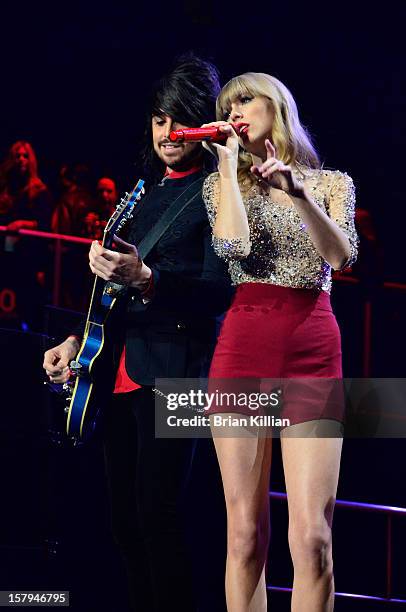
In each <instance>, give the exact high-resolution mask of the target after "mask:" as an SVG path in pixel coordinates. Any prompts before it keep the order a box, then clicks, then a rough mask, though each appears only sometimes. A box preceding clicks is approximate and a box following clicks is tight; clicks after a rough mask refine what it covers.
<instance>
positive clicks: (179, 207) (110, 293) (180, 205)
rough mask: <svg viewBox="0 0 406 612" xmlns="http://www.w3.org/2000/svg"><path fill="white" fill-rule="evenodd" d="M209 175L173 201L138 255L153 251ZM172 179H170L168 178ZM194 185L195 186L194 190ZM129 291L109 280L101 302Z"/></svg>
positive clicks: (141, 255)
mask: <svg viewBox="0 0 406 612" xmlns="http://www.w3.org/2000/svg"><path fill="white" fill-rule="evenodd" d="M206 176H207V175H205V176H202V177H200V178H198V179H197V180H196V181H194V182H193V183H191V185H189V186H188V187H186V189H184V190H183V191H182V193H181V194H180V195H179V196H178V197H177V198H176V200H174V201H173V202H172V204H171V205H170V206H169V208H167V209H166V211H165V212H164V214H163V215H162V217H161V218H160V219H159V221H158V223H156V224H155V225H154V227H152V228H151V229H150V230H149V232H148V233H147V234H146V235H145V236H144V238H143V239H142V240H141V242H140V243H139V245H138V246H137V251H138V255H139V256H140V258H141V259H145V258H146V257H147V255H148V254H149V253H150V252H151V251H152V249H153V248H154V246H155V245H156V243H157V242H158V240H159V239H160V238H161V237H162V236H163V234H164V233H165V232H166V230H167V229H168V228H169V227H170V226H171V225H172V223H174V221H175V219H176V218H177V217H178V216H179V215H180V213H181V212H182V211H183V210H185V208H186V207H187V206H188V205H189V204H190V203H191V202H192V201H193V200H195V199H196V198H197V196H198V195H200V192H201V187H202V184H203V181H204V179H205V178H206ZM168 180H170V179H168ZM192 187H193V188H194V189H193V190H192ZM126 291H127V288H126V287H124V286H123V285H119V284H117V283H113V282H110V281H109V282H107V283H106V285H105V287H104V291H103V295H102V298H101V303H102V304H103V306H106V307H110V305H111V303H112V301H113V300H114V298H115V297H116V296H117V295H118V294H123V293H125V292H126Z"/></svg>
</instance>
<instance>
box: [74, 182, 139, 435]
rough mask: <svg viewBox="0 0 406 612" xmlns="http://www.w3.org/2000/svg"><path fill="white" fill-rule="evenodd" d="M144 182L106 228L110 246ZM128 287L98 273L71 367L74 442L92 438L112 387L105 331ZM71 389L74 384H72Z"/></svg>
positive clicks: (130, 213)
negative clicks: (120, 296)
mask: <svg viewBox="0 0 406 612" xmlns="http://www.w3.org/2000/svg"><path fill="white" fill-rule="evenodd" d="M144 191H145V190H144V181H143V180H141V179H140V180H139V181H138V183H137V184H136V186H135V187H134V189H133V191H132V192H131V193H126V194H125V197H124V198H122V199H121V201H120V203H119V204H118V205H117V208H116V210H115V211H114V213H113V214H112V216H111V217H110V219H109V221H108V222H107V225H106V227H105V229H104V235H103V241H102V246H104V247H105V248H106V249H110V248H111V246H112V243H113V239H114V234H118V233H119V232H120V231H121V229H122V228H123V226H124V225H125V223H127V221H128V220H129V219H130V218H131V217H132V216H133V211H134V208H135V206H136V204H137V202H138V201H139V200H140V199H141V196H142V195H143V194H144ZM124 291H125V287H123V286H122V285H118V284H116V283H112V282H110V281H105V280H103V279H102V278H100V277H98V276H96V277H95V279H94V284H93V291H92V296H91V299H90V306H89V312H88V315H87V319H86V326H85V333H84V336H83V341H82V345H81V348H80V351H79V353H78V355H77V357H76V359H75V360H74V361H71V363H70V366H69V367H70V369H71V371H72V372H73V374H74V376H75V381H74V384H73V391H72V396H71V397H70V398H68V402H69V405H68V408H67V413H68V415H67V424H66V432H67V434H68V436H69V438H70V439H72V440H73V441H74V443H75V444H76V445H77V444H80V443H81V442H84V441H85V440H86V439H87V438H89V437H90V436H91V435H92V433H93V431H94V429H95V427H96V424H97V420H98V418H99V416H101V413H102V411H103V408H104V407H105V405H106V404H107V403H108V402H109V400H110V396H111V391H112V389H113V385H114V380H113V375H114V372H113V369H112V360H111V355H112V345H113V338H109V336H108V334H107V333H106V325H108V322H109V317H110V313H111V311H112V309H113V307H114V305H115V303H116V301H117V297H118V296H119V295H120V294H121V293H123V292H124ZM71 389H72V386H71Z"/></svg>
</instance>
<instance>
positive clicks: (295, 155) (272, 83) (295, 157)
mask: <svg viewBox="0 0 406 612" xmlns="http://www.w3.org/2000/svg"><path fill="white" fill-rule="evenodd" d="M241 96H250V97H251V96H252V97H255V96H263V97H264V98H267V99H268V100H269V102H270V105H271V108H272V110H273V124H272V130H271V132H272V133H271V134H270V139H271V141H272V143H273V145H274V147H275V148H276V150H277V156H278V159H280V160H281V161H283V163H284V164H292V165H296V166H298V165H302V166H305V167H308V168H320V166H321V164H320V159H319V156H318V154H317V151H316V149H315V147H314V145H313V143H312V139H311V136H310V134H309V132H308V131H307V129H306V128H305V127H304V126H303V125H302V124H301V123H300V120H299V114H298V110H297V106H296V102H295V100H294V98H293V96H292V94H291V93H290V91H289V89H288V88H287V87H286V86H285V85H284V84H283V83H282V82H281V81H279V80H278V79H277V78H275V77H273V76H271V75H269V74H264V73H263V72H246V73H245V74H241V75H239V76H236V77H234V78H233V79H231V80H230V81H228V83H226V84H225V85H224V87H223V88H222V90H221V92H220V95H219V96H218V98H217V102H216V115H217V119H218V120H222V119H224V118H225V116H226V115H227V114H228V113H229V112H230V110H231V103H232V102H234V101H235V100H236V99H238V98H239V97H241ZM251 166H252V158H251V155H250V154H249V153H248V152H246V151H244V149H243V148H242V147H240V152H239V161H238V181H239V184H240V186H241V187H242V189H243V191H246V190H248V189H249V188H250V187H251V186H252V185H253V184H254V183H255V181H256V179H255V178H254V176H253V175H252V173H251V172H250V167H251Z"/></svg>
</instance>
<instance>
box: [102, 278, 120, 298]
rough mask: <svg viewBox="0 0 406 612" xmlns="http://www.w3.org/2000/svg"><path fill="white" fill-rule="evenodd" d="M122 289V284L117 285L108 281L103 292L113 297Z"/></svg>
mask: <svg viewBox="0 0 406 612" xmlns="http://www.w3.org/2000/svg"><path fill="white" fill-rule="evenodd" d="M123 289H124V285H118V284H117V283H112V282H110V281H108V282H107V283H106V285H105V287H104V289H103V294H104V295H108V296H110V297H115V296H116V295H118V294H119V293H120V292H121V291H122V290H123Z"/></svg>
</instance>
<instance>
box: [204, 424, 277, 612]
mask: <svg viewBox="0 0 406 612" xmlns="http://www.w3.org/2000/svg"><path fill="white" fill-rule="evenodd" d="M223 416H226V415H223ZM232 416H233V417H236V416H238V415H236V414H233V415H232ZM212 431H213V438H214V444H215V448H216V452H217V457H218V461H219V465H220V470H221V475H222V479H223V487H224V495H225V500H226V507H227V563H226V599H227V609H228V611H229V612H266V609H267V604H266V584H265V564H266V559H267V554H268V546H269V536H270V524H269V520H270V519H269V477H270V469H271V456H272V438H266V437H260V436H259V435H258V432H257V431H253V430H251V431H248V430H244V431H241V432H240V433H237V432H236V431H235V429H234V428H233V436H237V435H240V436H241V437H232V438H231V437H220V436H221V433H220V432H219V429H218V428H212ZM229 435H230V433H229Z"/></svg>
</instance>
